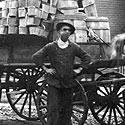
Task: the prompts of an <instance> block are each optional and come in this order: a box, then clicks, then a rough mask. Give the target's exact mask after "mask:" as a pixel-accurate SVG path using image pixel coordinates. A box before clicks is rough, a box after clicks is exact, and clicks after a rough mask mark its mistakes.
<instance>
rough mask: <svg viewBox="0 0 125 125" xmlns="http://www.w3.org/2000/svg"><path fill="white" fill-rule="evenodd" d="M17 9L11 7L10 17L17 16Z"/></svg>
mask: <svg viewBox="0 0 125 125" xmlns="http://www.w3.org/2000/svg"><path fill="white" fill-rule="evenodd" d="M17 10H18V9H17V8H9V13H8V14H9V16H10V17H11V16H12V17H13V16H14V17H17Z"/></svg>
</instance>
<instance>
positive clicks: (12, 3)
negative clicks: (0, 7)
mask: <svg viewBox="0 0 125 125" xmlns="http://www.w3.org/2000/svg"><path fill="white" fill-rule="evenodd" d="M18 5H19V4H18V0H13V1H11V0H10V1H8V8H18Z"/></svg>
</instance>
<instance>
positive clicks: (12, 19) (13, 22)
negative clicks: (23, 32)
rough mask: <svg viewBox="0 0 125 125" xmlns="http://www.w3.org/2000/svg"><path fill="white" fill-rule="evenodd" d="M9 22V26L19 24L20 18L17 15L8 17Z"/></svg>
mask: <svg viewBox="0 0 125 125" xmlns="http://www.w3.org/2000/svg"><path fill="white" fill-rule="evenodd" d="M7 23H8V25H9V26H15V25H18V18H17V17H8V18H7Z"/></svg>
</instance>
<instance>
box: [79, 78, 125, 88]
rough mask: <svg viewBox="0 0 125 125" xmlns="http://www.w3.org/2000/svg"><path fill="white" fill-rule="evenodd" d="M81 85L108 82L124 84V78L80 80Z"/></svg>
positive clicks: (104, 83)
mask: <svg viewBox="0 0 125 125" xmlns="http://www.w3.org/2000/svg"><path fill="white" fill-rule="evenodd" d="M81 83H82V85H83V86H89V85H96V86H98V85H108V84H121V85H124V84H125V78H117V79H112V80H102V81H82V82H81Z"/></svg>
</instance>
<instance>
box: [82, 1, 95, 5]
mask: <svg viewBox="0 0 125 125" xmlns="http://www.w3.org/2000/svg"><path fill="white" fill-rule="evenodd" d="M82 4H83V7H87V6H89V5H92V4H95V0H82Z"/></svg>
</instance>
